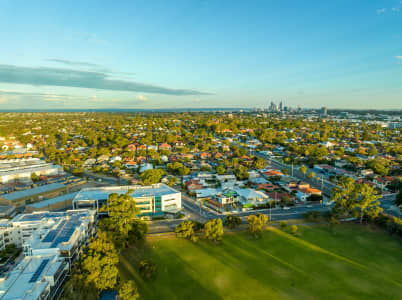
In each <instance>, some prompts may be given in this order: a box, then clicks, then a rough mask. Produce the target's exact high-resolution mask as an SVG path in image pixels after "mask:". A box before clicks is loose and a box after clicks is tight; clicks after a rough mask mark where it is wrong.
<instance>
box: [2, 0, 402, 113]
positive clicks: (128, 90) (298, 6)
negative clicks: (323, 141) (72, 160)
mask: <svg viewBox="0 0 402 300" xmlns="http://www.w3.org/2000/svg"><path fill="white" fill-rule="evenodd" d="M0 38H1V41H0V110H1V109H46V108H49V109H73V108H74V109H94V108H99V109H108V108H109V109H112V108H130V109H135V108H187V107H188V108H197V107H202V108H207V107H245V108H247V107H250V108H251V107H268V105H269V103H270V102H271V101H274V102H279V101H283V103H284V105H287V106H292V107H296V106H297V105H301V106H302V107H311V108H319V107H322V106H326V107H328V108H356V109H359V108H362V109H402V1H400V0H382V1H377V0H370V1H367V0H364V1H362V0H353V1H350V0H335V1H318V0H317V1H269V0H262V1H253V0H248V1H233V0H232V1H224V0H183V1H179V0H170V1H167V0H163V1H158V0H152V1H134V0H132V1H100V0H97V1H91V0H86V1H82V0H81V1H75V0H69V1H59V0H52V1H46V0H41V1H15V0H10V1H9V0H0Z"/></svg>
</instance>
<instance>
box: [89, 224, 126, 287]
mask: <svg viewBox="0 0 402 300" xmlns="http://www.w3.org/2000/svg"><path fill="white" fill-rule="evenodd" d="M118 263H119V256H118V254H117V251H116V248H115V246H114V244H113V242H112V241H111V240H110V239H109V238H108V236H107V233H106V232H103V231H98V234H97V237H96V238H92V239H91V240H90V244H89V246H88V252H87V253H86V254H85V255H84V257H83V261H82V268H83V270H84V271H85V272H86V275H85V281H86V283H87V284H93V285H94V286H95V288H96V290H97V291H98V293H99V292H101V291H103V290H107V289H112V288H114V287H115V285H116V283H117V277H118V274H119V270H118V268H117V264H118Z"/></svg>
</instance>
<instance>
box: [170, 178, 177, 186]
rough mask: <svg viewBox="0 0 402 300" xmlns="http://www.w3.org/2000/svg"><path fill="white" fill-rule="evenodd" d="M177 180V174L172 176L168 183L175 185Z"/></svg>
mask: <svg viewBox="0 0 402 300" xmlns="http://www.w3.org/2000/svg"><path fill="white" fill-rule="evenodd" d="M176 182H177V177H176V176H172V177H170V178H169V182H168V185H169V186H173V185H174V184H175V183H176Z"/></svg>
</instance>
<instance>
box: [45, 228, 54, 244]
mask: <svg viewBox="0 0 402 300" xmlns="http://www.w3.org/2000/svg"><path fill="white" fill-rule="evenodd" d="M56 235H57V230H51V231H49V232H48V234H46V236H45V238H44V239H43V240H42V242H44V243H50V242H53V240H54V238H55V237H56Z"/></svg>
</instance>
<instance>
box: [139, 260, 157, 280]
mask: <svg viewBox="0 0 402 300" xmlns="http://www.w3.org/2000/svg"><path fill="white" fill-rule="evenodd" d="M138 270H139V272H140V275H141V277H142V278H144V279H147V280H149V279H155V277H156V266H155V264H154V263H153V262H152V261H150V260H142V261H140V265H139V268H138Z"/></svg>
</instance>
